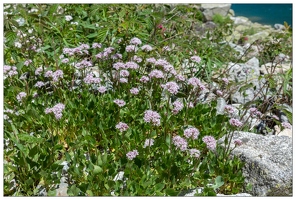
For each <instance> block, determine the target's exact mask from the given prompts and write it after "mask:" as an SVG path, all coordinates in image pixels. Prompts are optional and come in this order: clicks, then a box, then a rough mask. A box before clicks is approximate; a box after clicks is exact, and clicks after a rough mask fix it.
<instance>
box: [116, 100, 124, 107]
mask: <svg viewBox="0 0 296 200" xmlns="http://www.w3.org/2000/svg"><path fill="white" fill-rule="evenodd" d="M113 102H114V103H116V104H117V105H118V106H119V107H123V106H125V101H124V100H122V99H115V100H114V101H113Z"/></svg>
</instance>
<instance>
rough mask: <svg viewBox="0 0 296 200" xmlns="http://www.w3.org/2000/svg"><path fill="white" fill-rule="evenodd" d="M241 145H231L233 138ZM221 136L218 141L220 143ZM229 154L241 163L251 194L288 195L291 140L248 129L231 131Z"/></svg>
mask: <svg viewBox="0 0 296 200" xmlns="http://www.w3.org/2000/svg"><path fill="white" fill-rule="evenodd" d="M235 139H240V140H241V141H242V142H243V144H242V145H241V146H237V147H236V148H234V147H235V146H234V142H233V141H234V140H235ZM224 140H225V136H224V137H222V138H221V139H219V140H218V143H220V144H221V145H222V146H224ZM230 148H234V150H233V151H232V152H231V155H232V156H233V155H235V156H237V157H239V158H240V159H241V160H242V161H243V162H245V166H244V169H243V175H244V177H245V184H246V185H247V184H248V183H250V184H252V186H253V187H252V192H250V193H251V195H253V196H291V195H292V180H293V173H292V172H293V171H292V170H293V169H292V167H293V162H292V158H293V157H292V140H291V139H290V138H289V137H287V136H275V135H268V136H262V135H258V134H254V133H249V132H241V131H237V132H234V135H233V138H232V140H231V147H230Z"/></svg>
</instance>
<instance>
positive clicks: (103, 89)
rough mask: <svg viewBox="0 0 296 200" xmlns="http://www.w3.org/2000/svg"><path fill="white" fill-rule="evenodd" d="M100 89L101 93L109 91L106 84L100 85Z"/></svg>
mask: <svg viewBox="0 0 296 200" xmlns="http://www.w3.org/2000/svg"><path fill="white" fill-rule="evenodd" d="M98 91H99V92H100V93H105V92H106V91H107V88H106V87H105V86H100V87H98Z"/></svg>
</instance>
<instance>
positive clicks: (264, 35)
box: [248, 31, 270, 43]
mask: <svg viewBox="0 0 296 200" xmlns="http://www.w3.org/2000/svg"><path fill="white" fill-rule="evenodd" d="M269 34H270V33H269V31H260V32H258V33H256V34H254V35H250V36H249V37H248V42H249V43H253V42H255V41H256V40H266V39H267V37H268V36H269Z"/></svg>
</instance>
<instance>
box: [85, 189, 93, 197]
mask: <svg viewBox="0 0 296 200" xmlns="http://www.w3.org/2000/svg"><path fill="white" fill-rule="evenodd" d="M86 194H87V196H91V197H92V196H94V194H93V192H92V191H91V190H86Z"/></svg>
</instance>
